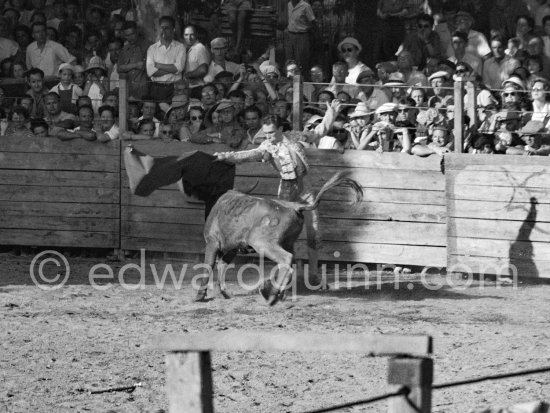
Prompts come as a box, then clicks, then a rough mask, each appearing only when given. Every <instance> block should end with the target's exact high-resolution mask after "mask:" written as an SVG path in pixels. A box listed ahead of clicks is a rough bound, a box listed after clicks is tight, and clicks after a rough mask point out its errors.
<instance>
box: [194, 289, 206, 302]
mask: <svg viewBox="0 0 550 413" xmlns="http://www.w3.org/2000/svg"><path fill="white" fill-rule="evenodd" d="M193 301H194V302H196V303H203V302H205V301H206V290H199V291H198V292H197V295H196V296H195V298H194V300H193Z"/></svg>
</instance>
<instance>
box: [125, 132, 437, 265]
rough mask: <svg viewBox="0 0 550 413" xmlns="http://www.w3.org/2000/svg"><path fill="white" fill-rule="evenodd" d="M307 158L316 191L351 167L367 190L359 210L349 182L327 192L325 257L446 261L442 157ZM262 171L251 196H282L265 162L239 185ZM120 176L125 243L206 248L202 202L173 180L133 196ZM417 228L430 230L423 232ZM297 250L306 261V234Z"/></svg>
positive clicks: (152, 148) (241, 170)
mask: <svg viewBox="0 0 550 413" xmlns="http://www.w3.org/2000/svg"><path fill="white" fill-rule="evenodd" d="M134 146H135V147H136V149H138V150H141V151H143V152H146V153H148V154H151V155H155V156H159V155H168V154H170V155H173V154H178V153H183V152H186V151H191V150H196V149H200V150H203V151H208V152H215V151H217V150H220V147H219V146H216V145H202V146H200V145H192V144H186V143H170V144H165V143H162V142H154V141H151V142H137V143H136V144H135V145H134ZM308 157H309V161H310V164H311V168H312V170H311V172H310V174H309V175H310V177H311V182H312V183H313V186H314V189H315V190H317V189H319V188H320V187H321V186H322V185H323V184H324V183H325V182H326V181H327V179H328V178H329V177H330V176H332V175H333V174H334V173H336V172H338V171H341V170H343V169H347V170H349V171H350V173H351V177H352V178H354V179H356V180H357V181H358V182H359V183H360V184H361V185H362V186H363V188H364V191H365V197H364V200H363V202H361V203H360V204H359V205H358V206H357V207H356V208H355V209H353V208H351V207H350V206H349V205H348V201H350V200H351V194H350V193H349V191H348V190H347V189H345V188H338V189H336V190H334V191H331V192H329V193H327V194H326V195H325V196H324V197H323V202H321V205H320V216H321V231H322V238H323V245H322V247H321V250H320V256H319V257H320V259H321V260H323V261H348V262H372V263H393V264H408V265H429V266H438V267H444V266H445V260H446V248H445V244H446V239H445V237H446V230H445V224H446V217H445V213H446V211H445V194H444V187H445V181H444V179H445V177H444V175H443V174H442V173H441V171H440V160H441V158H435V157H432V158H427V159H422V158H417V157H413V156H409V155H402V154H394V153H385V154H383V155H379V154H376V153H373V152H366V151H361V152H356V151H349V152H346V153H345V154H343V155H341V154H339V153H338V152H336V151H323V150H310V151H308ZM258 177H259V179H260V181H259V185H258V186H257V188H256V189H255V190H254V191H253V192H252V194H255V195H261V196H268V197H276V195H277V188H278V181H279V179H278V177H277V174H276V173H275V171H274V170H273V169H272V168H271V166H269V165H266V164H262V163H250V164H242V165H238V166H237V179H236V187H237V188H246V187H250V186H251V185H252V184H254V183H255V182H256V181H257V180H258ZM122 182H123V189H122V215H121V216H122V225H121V228H122V233H121V245H122V247H121V248H122V249H140V248H145V249H147V250H151V251H168V252H187V253H192V254H194V253H202V252H203V248H204V238H203V235H202V229H203V223H204V212H203V206H202V204H197V203H192V202H189V201H188V200H186V199H185V197H184V196H183V194H181V192H179V190H177V189H176V187H175V186H174V187H172V188H166V189H163V190H159V191H156V192H155V193H153V194H152V195H151V196H149V197H147V198H140V197H136V196H132V195H130V193H129V191H128V189H127V188H128V184H127V178H126V174H125V173H124V174H123V179H122ZM426 188H428V189H426ZM419 233H422V234H425V235H426V236H423V237H419V236H418V234H419ZM296 256H297V258H299V259H307V246H306V242H305V234H304V233H302V235H301V236H300V238H299V240H298V242H297V245H296Z"/></svg>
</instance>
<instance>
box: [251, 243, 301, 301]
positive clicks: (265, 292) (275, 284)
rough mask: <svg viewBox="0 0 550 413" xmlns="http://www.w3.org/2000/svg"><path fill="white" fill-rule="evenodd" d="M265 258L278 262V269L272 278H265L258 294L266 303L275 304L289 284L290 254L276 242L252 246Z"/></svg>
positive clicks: (292, 272)
mask: <svg viewBox="0 0 550 413" xmlns="http://www.w3.org/2000/svg"><path fill="white" fill-rule="evenodd" d="M253 247H254V249H256V251H260V253H261V254H263V255H264V256H265V257H266V258H269V259H270V260H272V261H275V262H276V263H277V264H278V267H279V271H277V274H276V275H275V276H274V277H273V279H269V280H265V282H264V285H263V286H262V287H261V288H260V294H261V295H262V297H263V298H264V299H265V300H266V301H267V304H268V305H270V306H271V305H275V304H277V302H278V301H279V300H281V299H282V298H283V297H284V294H285V290H286V288H287V287H288V285H289V284H290V280H291V279H292V275H293V274H294V270H293V269H292V257H293V256H292V254H291V253H290V252H288V251H286V250H284V249H283V248H282V247H281V246H279V245H276V244H270V245H264V246H262V247H259V246H253Z"/></svg>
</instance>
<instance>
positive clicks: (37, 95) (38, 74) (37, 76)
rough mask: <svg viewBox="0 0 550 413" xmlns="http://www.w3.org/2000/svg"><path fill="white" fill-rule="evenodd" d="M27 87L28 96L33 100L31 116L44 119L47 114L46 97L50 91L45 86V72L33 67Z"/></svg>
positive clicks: (28, 77)
mask: <svg viewBox="0 0 550 413" xmlns="http://www.w3.org/2000/svg"><path fill="white" fill-rule="evenodd" d="M27 85H28V86H29V90H28V91H27V95H29V96H30V97H32V98H33V102H32V107H31V109H30V112H29V113H30V116H31V117H33V118H43V117H44V114H45V108H46V107H45V105H44V97H45V96H46V95H47V94H48V92H49V91H48V89H47V88H46V87H45V86H44V72H43V71H42V70H41V69H39V68H37V67H33V68H32V69H31V70H29V71H28V72H27Z"/></svg>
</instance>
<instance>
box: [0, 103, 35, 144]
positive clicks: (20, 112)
mask: <svg viewBox="0 0 550 413" xmlns="http://www.w3.org/2000/svg"><path fill="white" fill-rule="evenodd" d="M9 121H10V122H9V126H8V128H7V129H6V132H5V136H20V137H23V138H32V137H33V136H34V135H33V133H32V132H31V130H30V129H29V126H30V125H29V112H27V110H26V109H25V108H24V107H22V106H15V107H13V108H12V110H11V113H10V115H9Z"/></svg>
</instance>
